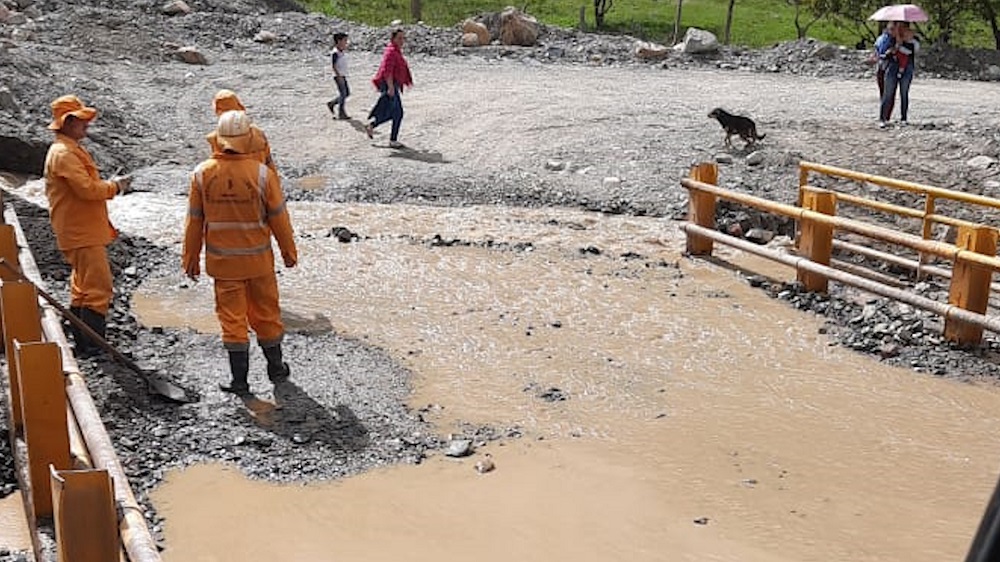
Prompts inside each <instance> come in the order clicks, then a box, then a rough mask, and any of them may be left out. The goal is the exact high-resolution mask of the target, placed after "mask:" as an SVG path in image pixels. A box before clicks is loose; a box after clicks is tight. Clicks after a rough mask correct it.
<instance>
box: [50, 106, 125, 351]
mask: <svg viewBox="0 0 1000 562" xmlns="http://www.w3.org/2000/svg"><path fill="white" fill-rule="evenodd" d="M95 117H97V110H96V109H94V108H93V107H87V106H85V105H84V104H83V102H82V101H80V99H79V98H78V97H76V96H73V95H66V96H62V97H60V98H57V99H56V100H55V101H53V102H52V122H51V123H49V129H51V130H53V131H55V135H56V138H55V141H53V143H52V145H51V146H50V147H49V152H48V154H47V155H46V157H45V195H46V197H47V198H48V200H49V218H50V220H51V223H52V230H53V231H54V232H55V236H56V243H57V245H58V246H59V250H60V251H61V252H62V254H63V256H64V257H65V258H66V261H67V262H69V265H70V267H71V268H72V270H73V273H72V275H71V277H70V311H71V312H72V313H73V314H75V315H76V316H78V317H79V318H80V319H81V320H83V321H84V323H86V324H87V326H89V327H91V328H92V329H93V330H94V331H95V332H97V334H98V335H100V336H101V337H106V335H107V328H106V327H107V320H106V319H107V314H108V309H109V308H110V306H111V299H112V297H113V296H114V289H113V285H112V283H113V281H112V276H111V266H110V264H109V263H108V252H107V246H108V244H110V243H111V241H112V240H114V239H115V237H116V236H117V235H118V232H117V231H116V230H115V228H114V227H113V226H112V225H111V220H110V219H109V218H108V205H107V201H108V199H111V198H113V197H114V196H116V195H124V194H125V193H128V191H129V189H130V187H131V185H132V178H131V177H129V176H121V177H119V176H115V177H112V178H111V179H109V180H102V179H101V176H100V174H99V173H98V172H97V165H96V164H95V163H94V159H93V158H92V157H91V156H90V153H89V152H87V149H86V148H84V147H83V146H81V145H80V141H82V140H83V139H84V138H85V137H86V136H87V128H88V127H89V126H90V122H91V121H93V120H94V118H95ZM71 330H72V334H73V339H74V341H75V342H76V351H77V353H78V354H80V355H83V356H86V355H90V354H92V353H94V352H96V351H98V350H99V348H98V347H97V345H96V343H95V342H93V341H91V340H90V338H87V337H86V336H85V335H84V334H82V333H81V331H80V330H79V329H77V328H76V327H75V326H74V327H73V328H72V329H71Z"/></svg>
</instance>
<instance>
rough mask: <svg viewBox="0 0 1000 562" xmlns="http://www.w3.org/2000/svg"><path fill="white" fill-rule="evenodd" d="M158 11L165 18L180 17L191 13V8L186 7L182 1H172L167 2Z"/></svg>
mask: <svg viewBox="0 0 1000 562" xmlns="http://www.w3.org/2000/svg"><path fill="white" fill-rule="evenodd" d="M160 11H161V12H163V14H164V15H167V16H181V15H187V14H190V13H191V6H188V5H187V3H186V2H184V0H172V1H171V2H167V3H166V4H164V5H163V7H162V8H160Z"/></svg>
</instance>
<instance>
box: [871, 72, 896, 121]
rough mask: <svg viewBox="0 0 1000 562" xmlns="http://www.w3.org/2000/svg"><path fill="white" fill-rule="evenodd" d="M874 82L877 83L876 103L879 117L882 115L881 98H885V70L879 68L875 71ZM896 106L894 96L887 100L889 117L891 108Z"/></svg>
mask: <svg viewBox="0 0 1000 562" xmlns="http://www.w3.org/2000/svg"><path fill="white" fill-rule="evenodd" d="M875 81H876V82H878V103H879V115H880V116H881V115H882V98H884V97H885V68H884V67H881V68H879V69H878V70H876V71H875ZM895 104H896V96H893V97H892V99H891V100H889V109H888V113H889V115H892V108H893V107H894V106H895Z"/></svg>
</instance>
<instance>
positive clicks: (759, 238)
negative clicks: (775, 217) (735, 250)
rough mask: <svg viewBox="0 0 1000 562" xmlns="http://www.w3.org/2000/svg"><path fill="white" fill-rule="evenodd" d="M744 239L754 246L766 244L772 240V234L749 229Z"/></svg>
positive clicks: (762, 230)
mask: <svg viewBox="0 0 1000 562" xmlns="http://www.w3.org/2000/svg"><path fill="white" fill-rule="evenodd" d="M744 238H746V239H747V240H749V241H750V242H753V243H754V244H767V243H768V242H770V241H771V240H773V239H774V233H773V232H771V231H770V230H764V229H763V228H751V229H750V231H749V232H747V233H746V236H744Z"/></svg>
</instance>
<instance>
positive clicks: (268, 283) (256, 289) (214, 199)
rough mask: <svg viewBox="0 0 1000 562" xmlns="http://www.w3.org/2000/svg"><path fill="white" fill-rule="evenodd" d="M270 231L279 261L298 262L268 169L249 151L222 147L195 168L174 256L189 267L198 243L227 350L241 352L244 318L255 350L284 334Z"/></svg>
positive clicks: (275, 179)
mask: <svg viewBox="0 0 1000 562" xmlns="http://www.w3.org/2000/svg"><path fill="white" fill-rule="evenodd" d="M272 235H273V236H274V238H275V239H276V240H277V241H278V247H279V248H280V249H281V255H282V257H283V258H284V259H285V261H286V262H288V261H292V262H295V261H298V252H297V250H296V248H295V240H294V236H293V232H292V224H291V219H290V218H289V216H288V211H287V209H286V208H285V199H284V195H283V194H282V192H281V183H280V181H279V180H278V176H277V174H275V173H274V171H273V170H271V169H270V168H268V167H267V166H265V165H264V164H262V163H260V162H258V161H257V160H256V159H255V157H254V156H253V155H250V154H233V153H228V152H226V153H217V154H215V155H214V156H213V157H212V158H210V159H209V160H206V161H205V162H202V163H201V164H200V165H199V166H198V167H197V168H196V169H195V173H194V177H193V178H192V180H191V191H190V194H189V197H188V216H187V224H186V226H185V233H184V253H183V256H182V258H181V259H182V260H183V261H182V263H183V265H184V267H185V269H186V270H188V271H191V266H192V264H194V265H195V266H196V265H197V264H198V262H199V260H200V259H201V249H202V246H203V245H204V247H205V270H206V272H207V273H208V275H210V276H211V277H213V278H214V279H215V312H216V315H217V316H218V318H219V323H220V324H221V326H222V342H223V345H224V346H225V347H226V349H228V350H232V351H243V350H247V349H249V341H250V339H249V335H248V333H247V324H248V322H249V326H250V327H252V328H253V330H254V332H256V334H257V341H258V343H259V344H260V346H261V347H264V348H267V347H270V346H273V345H277V344H279V343H281V340H282V337H283V336H284V326H283V325H282V323H281V308H280V306H279V304H278V279H277V276H276V275H275V273H274V252H273V250H272V249H271V236H272Z"/></svg>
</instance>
